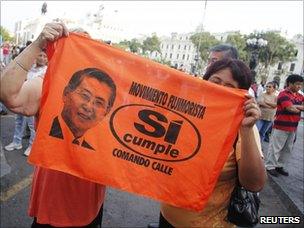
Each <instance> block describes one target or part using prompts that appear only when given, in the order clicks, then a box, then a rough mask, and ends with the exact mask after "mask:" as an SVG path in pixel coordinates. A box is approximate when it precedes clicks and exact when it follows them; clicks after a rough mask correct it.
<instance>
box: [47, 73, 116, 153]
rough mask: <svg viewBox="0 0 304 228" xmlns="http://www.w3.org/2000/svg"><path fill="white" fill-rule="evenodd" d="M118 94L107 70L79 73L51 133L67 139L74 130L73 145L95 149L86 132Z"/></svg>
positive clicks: (103, 113) (54, 120) (108, 107)
mask: <svg viewBox="0 0 304 228" xmlns="http://www.w3.org/2000/svg"><path fill="white" fill-rule="evenodd" d="M115 97H116V85H115V83H114V81H113V80H112V78H111V77H110V76H109V75H108V74H107V73H105V72H103V71H102V70H99V69H97V68H86V69H83V70H79V71H77V72H75V73H74V74H73V75H72V77H71V79H70V81H69V83H68V85H67V86H66V87H65V88H64V90H63V94H62V101H63V109H62V112H61V115H58V116H56V117H55V118H54V119H53V122H52V127H51V130H50V132H49V135H50V136H52V137H56V138H60V139H65V135H66V134H69V133H70V134H72V135H73V137H74V139H73V141H72V143H73V144H77V145H79V146H82V147H84V148H87V149H90V150H95V149H94V148H93V147H92V145H90V143H89V142H87V141H86V140H85V133H86V132H87V130H89V129H91V128H93V127H95V126H96V125H97V124H98V123H100V122H101V121H102V119H103V118H104V117H105V116H106V115H107V114H108V113H109V111H110V110H111V108H112V106H113V104H114V101H115Z"/></svg>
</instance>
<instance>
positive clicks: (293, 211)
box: [0, 114, 304, 228]
mask: <svg viewBox="0 0 304 228" xmlns="http://www.w3.org/2000/svg"><path fill="white" fill-rule="evenodd" d="M0 120H1V142H0V144H1V145H0V146H1V182H0V183H1V209H0V217H1V220H0V227H1V228H2V227H3V228H10V227H12V228H13V227H18V228H19V227H20V228H22V227H30V225H31V222H32V219H31V218H30V217H28V216H27V206H28V199H29V194H30V187H31V174H32V171H33V167H32V166H31V165H29V164H28V163H27V159H26V157H24V156H23V155H22V154H23V150H24V149H25V148H26V147H27V145H28V140H27V139H24V140H23V149H21V150H15V151H10V152H8V151H5V150H3V148H2V146H3V147H4V146H5V145H7V144H8V143H10V142H11V140H12V137H13V129H14V115H13V114H9V115H6V116H1V119H0ZM303 125H304V124H303V121H302V122H301V123H300V126H299V128H298V137H297V141H296V143H295V145H294V150H293V153H292V158H291V160H290V162H289V164H288V166H287V169H288V170H289V172H290V176H289V177H284V176H279V177H270V176H269V177H268V180H267V183H266V185H265V187H264V189H263V190H262V191H261V192H260V199H261V208H260V211H259V212H260V216H301V224H300V225H290V224H289V225H283V224H275V225H265V224H258V225H257V227H303V219H304V217H303V193H304V190H303V128H304V127H303ZM262 146H263V151H264V155H265V156H266V154H267V147H268V144H267V143H263V145H262ZM158 216H159V204H158V202H156V201H153V200H151V199H148V198H146V197H141V196H138V195H135V194H130V193H126V192H123V191H120V190H117V189H113V188H107V193H106V200H105V203H104V216H103V227H147V224H148V223H151V222H157V221H158Z"/></svg>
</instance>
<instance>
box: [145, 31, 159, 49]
mask: <svg viewBox="0 0 304 228" xmlns="http://www.w3.org/2000/svg"><path fill="white" fill-rule="evenodd" d="M142 50H143V54H146V52H147V51H149V52H153V51H157V52H158V53H160V40H159V38H158V37H157V35H156V34H153V35H152V36H151V37H147V38H146V39H145V40H144V42H143V46H142Z"/></svg>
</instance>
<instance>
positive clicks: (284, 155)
mask: <svg viewBox="0 0 304 228" xmlns="http://www.w3.org/2000/svg"><path fill="white" fill-rule="evenodd" d="M303 81H304V79H303V77H302V76H300V75H297V74H291V75H289V76H288V77H287V79H286V85H287V87H286V88H285V89H284V90H283V91H281V92H280V93H279V95H278V98H277V111H276V115H275V119H274V124H273V129H272V133H271V138H270V143H269V147H268V154H267V158H266V163H265V165H266V169H267V172H268V173H269V174H270V175H272V176H278V175H279V174H281V175H284V176H288V175H289V173H288V171H287V170H286V169H285V167H284V166H286V163H287V162H288V159H289V157H290V155H291V151H292V147H293V144H294V139H295V136H296V130H297V126H298V123H299V121H300V119H301V111H303V110H304V105H303V102H304V96H303V95H301V94H300V93H299V90H301V88H302V87H303Z"/></svg>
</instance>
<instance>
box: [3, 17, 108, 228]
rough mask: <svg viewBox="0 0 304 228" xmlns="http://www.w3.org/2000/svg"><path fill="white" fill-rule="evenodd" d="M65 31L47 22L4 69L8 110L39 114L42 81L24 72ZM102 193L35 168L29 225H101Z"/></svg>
mask: <svg viewBox="0 0 304 228" xmlns="http://www.w3.org/2000/svg"><path fill="white" fill-rule="evenodd" d="M76 32H77V31H76ZM68 34H69V33H68V29H67V28H66V26H65V25H64V24H63V23H55V22H54V23H49V24H46V25H45V27H44V28H43V30H42V32H41V33H40V35H39V36H38V38H37V39H36V40H35V41H34V42H33V43H32V44H31V45H29V46H28V47H27V48H26V49H25V50H24V51H22V53H20V54H19V55H18V56H17V57H16V58H15V59H14V60H13V61H11V62H10V63H9V64H8V66H7V67H6V68H5V69H4V71H3V74H2V75H1V95H0V100H1V102H3V103H4V104H5V105H6V106H7V107H8V108H9V109H10V110H11V111H13V112H14V113H18V114H22V115H27V116H33V115H36V116H38V113H39V105H40V98H41V90H42V83H43V80H42V78H40V77H36V78H34V79H33V80H30V81H26V76H27V73H28V71H29V69H30V67H31V66H32V64H33V62H34V60H35V59H36V57H37V56H38V54H39V53H40V52H41V50H42V49H44V48H45V47H46V44H47V42H52V41H55V40H57V39H59V38H61V37H63V36H68ZM104 195H105V186H103V185H100V184H96V183H93V182H90V181H87V180H84V179H80V178H77V177H75V176H72V175H69V174H66V173H63V172H59V171H55V170H50V169H45V168H42V167H35V171H34V175H33V183H32V191H31V197H30V205H29V215H30V216H32V217H34V222H33V224H32V227H35V228H36V227H79V226H81V227H100V226H101V221H102V205H103V201H104Z"/></svg>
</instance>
